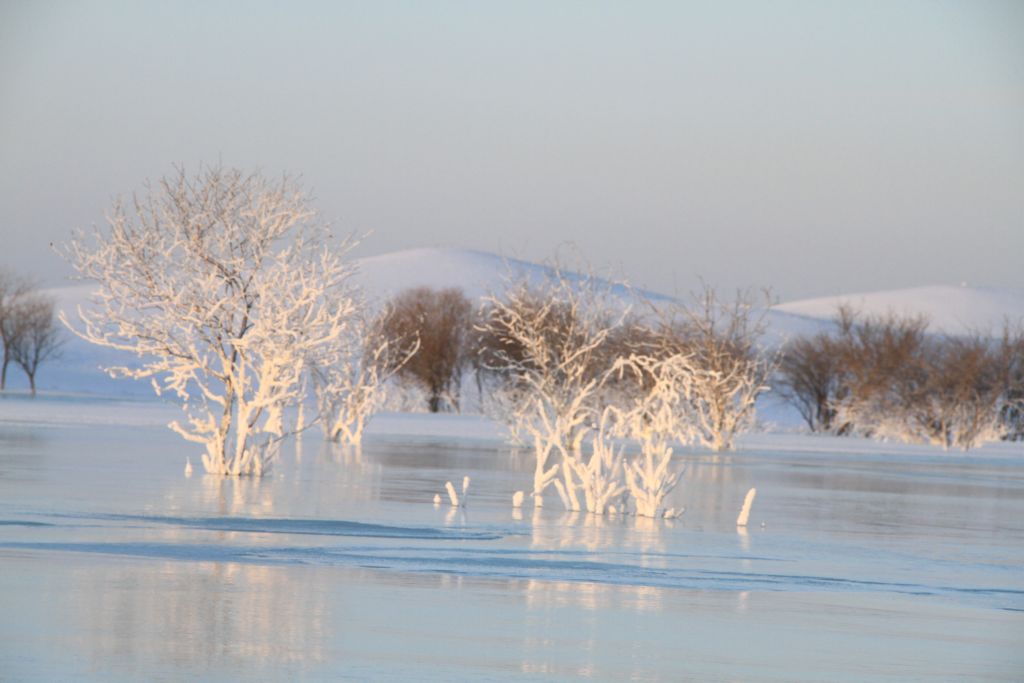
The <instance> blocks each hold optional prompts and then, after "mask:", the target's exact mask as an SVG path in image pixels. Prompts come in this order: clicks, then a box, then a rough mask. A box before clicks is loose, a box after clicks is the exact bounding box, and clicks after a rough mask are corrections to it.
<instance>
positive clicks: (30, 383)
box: [25, 372, 36, 396]
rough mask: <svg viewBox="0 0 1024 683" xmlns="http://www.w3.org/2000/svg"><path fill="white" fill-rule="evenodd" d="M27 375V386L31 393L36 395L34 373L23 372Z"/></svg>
mask: <svg viewBox="0 0 1024 683" xmlns="http://www.w3.org/2000/svg"><path fill="white" fill-rule="evenodd" d="M25 374H27V375H28V386H29V388H30V389H31V390H32V395H33V396H35V395H36V373H34V372H33V373H25Z"/></svg>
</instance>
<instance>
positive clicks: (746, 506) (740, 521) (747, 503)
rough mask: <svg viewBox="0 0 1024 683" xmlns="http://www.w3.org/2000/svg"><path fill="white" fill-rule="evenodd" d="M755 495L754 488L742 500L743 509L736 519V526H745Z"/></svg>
mask: <svg viewBox="0 0 1024 683" xmlns="http://www.w3.org/2000/svg"><path fill="white" fill-rule="evenodd" d="M756 495H757V489H756V488H753V489H750V490H749V491H747V497H746V498H744V499H743V509H742V510H740V516H739V517H737V518H736V526H741V527H742V526H746V525H747V519H749V518H750V508H751V506H753V504H754V497H755V496H756Z"/></svg>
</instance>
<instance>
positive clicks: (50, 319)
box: [10, 294, 64, 396]
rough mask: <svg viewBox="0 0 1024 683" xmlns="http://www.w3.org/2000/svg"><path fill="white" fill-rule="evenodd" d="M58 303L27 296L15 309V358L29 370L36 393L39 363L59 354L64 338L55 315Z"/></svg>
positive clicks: (16, 361)
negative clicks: (55, 307)
mask: <svg viewBox="0 0 1024 683" xmlns="http://www.w3.org/2000/svg"><path fill="white" fill-rule="evenodd" d="M54 306H55V302H54V300H53V298H52V297H49V296H45V295H42V294H28V295H26V296H24V297H23V298H22V299H21V300H20V301H19V302H18V305H17V306H16V307H15V308H14V311H13V315H12V317H13V325H12V327H13V330H14V332H13V334H12V335H11V339H12V341H13V344H12V346H11V351H10V356H11V359H12V360H13V361H14V362H15V363H17V364H18V366H19V367H21V369H22V370H24V371H25V376H26V377H28V385H29V389H30V390H31V392H32V395H33V396H35V394H36V374H37V373H38V372H39V366H40V365H42V364H43V363H45V362H46V361H48V360H50V359H52V358H55V357H57V356H58V355H59V353H60V349H61V346H62V345H63V342H64V340H63V338H62V337H61V334H60V332H61V330H60V328H59V327H58V326H57V319H56V317H55V316H54Z"/></svg>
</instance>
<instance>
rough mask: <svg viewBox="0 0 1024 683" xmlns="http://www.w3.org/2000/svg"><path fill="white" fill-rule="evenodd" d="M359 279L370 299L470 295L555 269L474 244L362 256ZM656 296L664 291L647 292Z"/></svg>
mask: <svg viewBox="0 0 1024 683" xmlns="http://www.w3.org/2000/svg"><path fill="white" fill-rule="evenodd" d="M356 265H357V268H358V271H357V274H356V277H355V284H356V285H357V286H358V287H359V288H360V289H362V290H363V292H364V293H365V294H366V295H367V296H368V297H369V298H371V299H387V298H388V297H390V296H393V295H394V294H396V293H398V292H400V291H402V290H404V289H409V288H410V287H421V286H426V287H433V288H435V289H442V288H448V287H458V288H461V289H462V290H463V291H464V292H465V293H466V296H468V297H470V298H471V299H475V298H479V297H483V296H487V295H488V294H498V293H500V292H501V291H502V290H504V289H505V287H506V286H507V283H508V282H509V281H510V280H512V281H518V280H520V279H524V278H525V279H526V280H528V281H530V282H533V283H538V284H539V283H541V282H543V280H544V279H545V278H546V277H547V276H548V275H550V274H551V271H552V268H551V267H550V266H548V265H543V264H538V263H531V262H529V261H522V260H520V259H514V258H508V257H504V256H499V255H498V254H491V253H488V252H484V251H474V250H471V249H451V248H433V249H406V250H403V251H396V252H392V253H389V254H382V255H380V256H370V257H367V258H363V259H359V260H358V261H357V263H356ZM613 291H614V292H615V293H616V294H617V295H619V296H621V297H623V298H624V299H626V298H630V297H631V294H630V292H629V290H628V289H627V288H626V287H625V286H621V285H617V286H615V287H613ZM642 293H643V294H644V295H645V296H647V297H649V298H653V299H655V300H665V299H668V298H669V297H666V296H664V295H662V294H657V293H654V292H642Z"/></svg>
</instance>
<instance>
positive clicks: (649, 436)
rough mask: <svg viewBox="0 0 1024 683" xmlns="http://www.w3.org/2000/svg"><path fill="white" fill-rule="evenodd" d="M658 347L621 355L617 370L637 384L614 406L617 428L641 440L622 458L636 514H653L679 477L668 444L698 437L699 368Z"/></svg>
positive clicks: (688, 359)
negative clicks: (634, 453)
mask: <svg viewBox="0 0 1024 683" xmlns="http://www.w3.org/2000/svg"><path fill="white" fill-rule="evenodd" d="M659 350H661V349H658V347H654V349H653V351H654V352H655V353H653V354H651V353H650V352H648V353H646V354H645V353H644V352H643V351H642V350H641V351H639V352H634V353H632V354H630V355H629V356H628V357H626V358H619V359H618V360H617V361H616V363H615V366H614V370H615V372H616V374H617V375H618V376H619V377H620V378H622V377H625V378H631V379H632V381H633V382H635V383H636V386H637V389H636V390H635V391H634V392H631V395H632V397H633V398H632V400H631V401H629V402H628V403H626V404H625V405H624V407H622V408H613V409H612V410H613V411H614V412H615V414H616V429H617V431H618V433H619V434H620V435H622V436H627V437H629V438H632V439H635V440H636V441H637V442H638V443H639V444H640V455H639V457H637V458H634V459H632V460H630V461H629V462H627V463H626V465H625V475H626V485H627V486H628V489H629V493H630V496H631V498H632V499H633V502H634V505H635V508H636V514H637V515H639V516H641V517H656V516H657V515H658V512H659V510H660V509H661V507H662V503H663V502H664V500H665V497H666V496H667V495H668V494H669V493H670V492H671V491H672V489H673V488H675V486H676V484H677V483H678V481H679V476H680V474H679V472H678V471H676V470H675V469H674V468H673V467H672V444H673V443H679V444H682V445H688V444H690V443H693V442H694V441H695V440H697V439H698V438H700V435H701V431H700V426H699V423H697V422H696V421H695V419H694V413H693V401H694V393H695V388H694V387H695V378H696V377H697V376H698V372H697V370H696V368H695V367H694V364H693V361H692V358H691V356H690V355H689V354H687V353H685V352H682V351H679V352H676V353H673V354H671V355H666V356H663V355H660V354H659V353H657V352H658V351H659Z"/></svg>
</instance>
